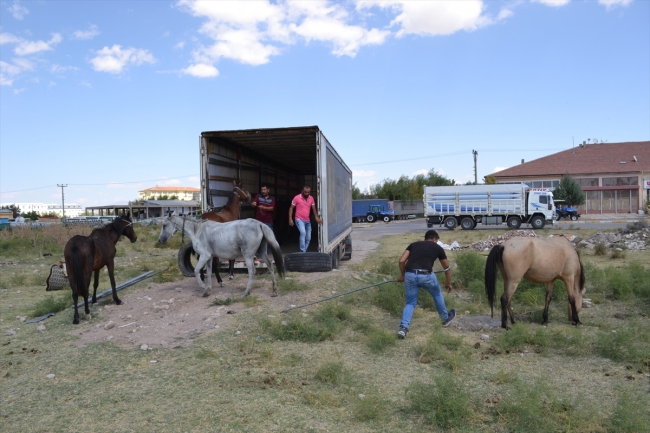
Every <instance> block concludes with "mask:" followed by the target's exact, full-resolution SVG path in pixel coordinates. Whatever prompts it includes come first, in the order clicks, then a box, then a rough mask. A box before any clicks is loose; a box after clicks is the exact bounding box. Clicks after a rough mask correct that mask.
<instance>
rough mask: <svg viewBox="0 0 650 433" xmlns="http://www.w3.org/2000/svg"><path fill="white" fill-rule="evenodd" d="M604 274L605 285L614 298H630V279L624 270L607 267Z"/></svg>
mask: <svg viewBox="0 0 650 433" xmlns="http://www.w3.org/2000/svg"><path fill="white" fill-rule="evenodd" d="M605 275H606V281H607V287H609V289H610V290H611V291H612V294H613V295H614V298H615V299H618V300H627V299H630V297H631V296H632V281H631V279H630V276H629V274H628V273H627V272H626V271H624V270H623V269H618V268H614V267H608V268H607V270H606V272H605Z"/></svg>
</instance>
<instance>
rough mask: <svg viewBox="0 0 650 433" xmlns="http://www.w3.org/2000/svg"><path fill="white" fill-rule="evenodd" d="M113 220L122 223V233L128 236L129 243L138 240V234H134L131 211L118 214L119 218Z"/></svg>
mask: <svg viewBox="0 0 650 433" xmlns="http://www.w3.org/2000/svg"><path fill="white" fill-rule="evenodd" d="M114 222H117V223H118V224H122V225H123V227H122V234H123V235H124V236H126V237H127V238H129V240H130V241H131V243H133V242H135V241H137V240H138V236H137V235H136V234H135V231H134V230H133V220H132V219H131V212H129V213H127V214H122V215H120V216H119V218H115V221H114Z"/></svg>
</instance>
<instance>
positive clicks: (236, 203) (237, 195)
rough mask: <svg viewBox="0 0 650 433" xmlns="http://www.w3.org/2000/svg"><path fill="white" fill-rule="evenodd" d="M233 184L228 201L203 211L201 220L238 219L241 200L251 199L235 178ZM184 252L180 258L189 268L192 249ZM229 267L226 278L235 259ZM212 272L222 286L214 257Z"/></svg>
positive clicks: (216, 259) (230, 275)
mask: <svg viewBox="0 0 650 433" xmlns="http://www.w3.org/2000/svg"><path fill="white" fill-rule="evenodd" d="M232 184H233V191H232V195H231V196H230V197H229V198H228V202H227V203H226V205H225V206H224V207H223V208H222V209H221V210H220V211H219V212H214V211H211V212H204V213H203V214H202V215H201V219H202V220H210V221H215V222H218V223H227V222H230V221H235V220H238V219H239V210H240V207H241V202H243V201H244V202H246V201H250V199H251V194H250V193H249V192H248V191H246V189H245V188H244V187H243V186H242V184H241V182H239V183H238V182H237V181H235V180H233V181H232ZM185 251H186V253H185V257H183V258H182V260H183V261H184V263H185V266H186V267H187V268H188V269H189V268H190V267H191V266H189V265H190V264H191V262H190V255H191V254H194V250H193V249H191V248H187V249H186V250H185ZM228 263H229V267H228V278H229V279H231V280H232V279H233V278H234V274H233V270H234V267H235V261H234V260H230V261H229V262H228ZM212 272H214V274H215V276H216V277H217V281H218V282H219V284H220V285H222V286H223V280H222V279H221V275H219V258H214V259H213V260H212ZM201 276H202V277H203V271H201Z"/></svg>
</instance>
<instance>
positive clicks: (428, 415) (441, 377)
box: [406, 373, 472, 428]
mask: <svg viewBox="0 0 650 433" xmlns="http://www.w3.org/2000/svg"><path fill="white" fill-rule="evenodd" d="M437 374H438V376H437V377H436V378H435V386H431V385H430V384H428V383H422V382H414V383H413V384H411V385H410V386H409V387H408V388H407V389H406V398H407V400H408V402H409V407H408V411H409V412H412V413H416V414H418V415H421V416H422V418H423V420H424V422H425V423H427V424H434V425H437V426H438V427H441V428H450V427H461V426H464V425H466V424H467V418H469V417H470V415H471V414H472V411H471V409H470V405H471V398H470V395H469V392H468V391H467V389H466V387H465V385H464V384H463V383H461V382H460V381H459V380H455V379H454V377H453V375H452V373H437Z"/></svg>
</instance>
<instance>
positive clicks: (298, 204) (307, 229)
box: [289, 185, 323, 253]
mask: <svg viewBox="0 0 650 433" xmlns="http://www.w3.org/2000/svg"><path fill="white" fill-rule="evenodd" d="M310 193H311V187H309V186H307V185H305V186H303V187H302V193H300V194H298V195H297V196H295V197H294V198H293V200H292V201H291V207H290V208H289V225H290V226H291V227H293V225H294V220H293V210H294V209H295V210H296V222H295V224H296V227H298V231H299V232H300V251H301V252H303V253H304V252H305V251H307V248H308V247H309V241H310V240H311V222H310V220H309V213H310V210H311V211H312V212H313V213H314V218H315V219H316V222H317V223H318V224H322V223H323V220H322V219H320V217H319V216H318V211H317V210H316V203H315V202H314V197H312V196H311V195H310Z"/></svg>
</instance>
